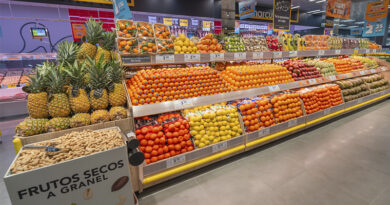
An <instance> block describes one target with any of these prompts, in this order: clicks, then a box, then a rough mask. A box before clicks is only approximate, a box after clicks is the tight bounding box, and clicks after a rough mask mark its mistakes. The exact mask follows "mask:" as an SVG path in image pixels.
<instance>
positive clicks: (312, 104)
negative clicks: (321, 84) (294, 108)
mask: <svg viewBox="0 0 390 205" xmlns="http://www.w3.org/2000/svg"><path fill="white" fill-rule="evenodd" d="M298 92H299V97H300V98H301V99H302V101H303V105H304V106H305V111H306V114H311V113H315V112H317V111H319V110H320V107H319V104H318V97H317V95H316V92H315V91H314V89H311V88H305V89H303V90H300V91H298Z"/></svg>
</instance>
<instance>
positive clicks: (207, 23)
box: [203, 21, 211, 28]
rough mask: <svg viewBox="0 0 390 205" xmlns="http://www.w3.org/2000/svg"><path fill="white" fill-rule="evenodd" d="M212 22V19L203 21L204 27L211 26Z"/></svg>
mask: <svg viewBox="0 0 390 205" xmlns="http://www.w3.org/2000/svg"><path fill="white" fill-rule="evenodd" d="M210 26H211V22H210V21H203V27H204V28H210Z"/></svg>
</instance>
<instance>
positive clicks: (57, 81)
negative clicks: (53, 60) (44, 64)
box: [47, 66, 70, 117]
mask: <svg viewBox="0 0 390 205" xmlns="http://www.w3.org/2000/svg"><path fill="white" fill-rule="evenodd" d="M65 77H66V76H65V72H64V71H63V69H62V68H60V67H59V66H53V67H52V69H51V70H49V73H48V74H47V83H48V85H50V86H48V93H49V97H48V99H49V102H48V104H47V107H48V110H49V114H50V116H52V117H67V116H69V114H70V106H69V99H68V96H67V95H66V94H65V87H64V84H65Z"/></svg>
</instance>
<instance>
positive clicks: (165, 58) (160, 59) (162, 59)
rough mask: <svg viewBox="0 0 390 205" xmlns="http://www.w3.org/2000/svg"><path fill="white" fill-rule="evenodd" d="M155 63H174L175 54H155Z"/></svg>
mask: <svg viewBox="0 0 390 205" xmlns="http://www.w3.org/2000/svg"><path fill="white" fill-rule="evenodd" d="M156 62H157V63H174V62H175V55H156Z"/></svg>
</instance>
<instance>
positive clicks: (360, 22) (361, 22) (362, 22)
mask: <svg viewBox="0 0 390 205" xmlns="http://www.w3.org/2000/svg"><path fill="white" fill-rule="evenodd" d="M364 23H365V21H359V22H355V24H364Z"/></svg>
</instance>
